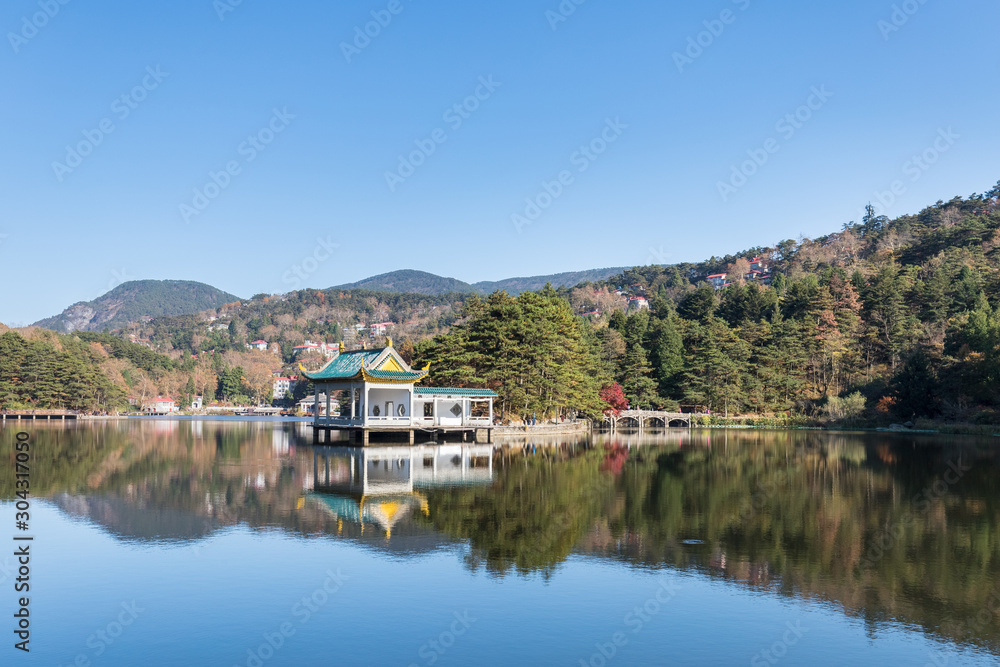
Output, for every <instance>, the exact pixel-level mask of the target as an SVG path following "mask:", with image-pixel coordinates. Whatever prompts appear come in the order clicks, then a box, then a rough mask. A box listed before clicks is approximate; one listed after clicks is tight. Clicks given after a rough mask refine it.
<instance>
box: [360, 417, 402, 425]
mask: <svg viewBox="0 0 1000 667" xmlns="http://www.w3.org/2000/svg"><path fill="white" fill-rule="evenodd" d="M410 423H411V419H410V418H409V417H372V416H371V415H369V416H368V425H369V426H409V425H410Z"/></svg>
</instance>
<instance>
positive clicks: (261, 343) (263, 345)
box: [247, 340, 267, 352]
mask: <svg viewBox="0 0 1000 667" xmlns="http://www.w3.org/2000/svg"><path fill="white" fill-rule="evenodd" d="M247 347H248V348H251V349H256V350H260V351H261V352H267V341H266V340H255V341H254V342H252V343H247Z"/></svg>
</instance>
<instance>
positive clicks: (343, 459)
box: [309, 445, 493, 539]
mask: <svg viewBox="0 0 1000 667" xmlns="http://www.w3.org/2000/svg"><path fill="white" fill-rule="evenodd" d="M492 481H493V447H492V446H489V445H472V446H466V445H436V446H432V445H423V446H419V447H316V448H314V450H313V490H314V491H315V493H313V494H310V496H309V499H310V500H311V501H313V502H315V503H317V504H318V505H319V507H320V508H322V509H324V510H326V511H328V512H330V514H331V515H332V516H333V518H334V519H336V520H337V521H338V532H340V533H342V532H343V521H345V520H346V521H349V522H351V523H354V524H357V525H359V526H360V528H361V532H362V534H363V533H364V528H365V524H366V523H367V524H369V525H376V526H378V527H379V528H380V530H382V531H384V532H385V536H386V538H387V539H388V538H390V537H391V536H392V530H393V528H394V527H395V526H396V525H397V524H399V523H400V522H402V521H404V520H406V519H409V518H411V517H412V515H413V513H414V512H416V511H419V512H421V513H422V514H423V515H424V516H425V517H428V516H429V515H430V509H429V504H428V500H427V496H425V495H424V494H423V493H421V492H420V489H428V488H433V487H439V486H454V485H467V484H482V485H489V484H490V483H491V482H492Z"/></svg>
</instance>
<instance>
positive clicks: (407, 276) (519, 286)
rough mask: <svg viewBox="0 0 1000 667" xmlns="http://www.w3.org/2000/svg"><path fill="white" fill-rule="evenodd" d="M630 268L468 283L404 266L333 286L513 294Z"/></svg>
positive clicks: (571, 283) (407, 291) (409, 291)
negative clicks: (503, 292) (498, 291)
mask: <svg viewBox="0 0 1000 667" xmlns="http://www.w3.org/2000/svg"><path fill="white" fill-rule="evenodd" d="M628 268H629V267H612V268H605V269H587V270H584V271H566V272H563V273H553V274H550V275H544V276H524V277H516V278H505V279H503V280H483V281H480V282H477V283H467V282H465V281H462V280H458V279H457V278H448V277H444V276H438V275H436V274H433V273H428V272H426V271H417V270H415V269H401V270H398V271H390V272H389V273H383V274H380V275H377V276H371V277H369V278H365V279H364V280H359V281H358V282H354V283H346V284H343V285H335V286H334V287H331V288H330V289H345V290H348V289H367V290H371V291H375V292H397V293H403V294H428V295H434V296H439V295H441V294H447V293H449V292H462V293H475V294H490V293H492V292H495V291H497V290H505V291H506V292H507V293H509V294H511V295H517V294H520V293H521V292H528V291H532V290H539V289H542V288H543V287H545V285H546V284H549V283H551V284H552V286H553V287H574V286H576V285H579V284H580V283H583V282H587V281H597V280H606V279H607V278H610V277H611V276H615V275H618V274H620V273H622V272H623V271H626V270H627V269H628Z"/></svg>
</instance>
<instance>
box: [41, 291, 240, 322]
mask: <svg viewBox="0 0 1000 667" xmlns="http://www.w3.org/2000/svg"><path fill="white" fill-rule="evenodd" d="M239 300H240V297H238V296H235V295H233V294H229V293H228V292H223V291H222V290H219V289H216V288H214V287H212V286H211V285H205V284H204V283H196V282H192V281H189V280H133V281H130V282H127V283H122V284H121V285H119V286H118V287H116V288H114V289H113V290H111V291H110V292H108V293H107V294H105V295H104V296H102V297H99V298H97V299H94V300H93V301H81V302H80V303H76V304H73V305H72V306H70V307H69V308H67V309H66V310H64V311H63V312H62V313H61V314H59V315H56V316H55V317H49V318H46V319H44V320H39V321H38V322H35V325H34V326H36V327H43V328H45V329H52V330H54V331H59V332H62V333H70V332H73V331H102V330H104V329H105V328H107V329H117V328H121V327H124V326H126V325H127V324H128V323H129V322H138V321H140V320H142V319H143V318H150V317H163V316H171V315H188V314H191V313H197V312H199V311H202V310H208V309H210V308H218V307H219V306H222V305H223V304H226V303H232V302H234V301H239Z"/></svg>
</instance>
